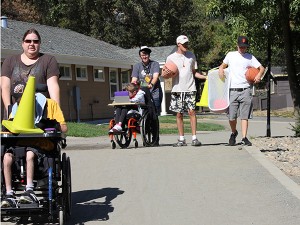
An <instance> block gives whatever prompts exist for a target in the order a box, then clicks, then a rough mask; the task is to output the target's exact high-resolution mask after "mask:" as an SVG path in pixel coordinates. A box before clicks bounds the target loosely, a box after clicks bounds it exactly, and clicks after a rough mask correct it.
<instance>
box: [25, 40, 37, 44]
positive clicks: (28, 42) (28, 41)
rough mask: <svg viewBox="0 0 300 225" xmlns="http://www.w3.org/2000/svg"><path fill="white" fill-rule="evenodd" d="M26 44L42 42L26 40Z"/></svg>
mask: <svg viewBox="0 0 300 225" xmlns="http://www.w3.org/2000/svg"><path fill="white" fill-rule="evenodd" d="M24 42H25V43H26V44H30V43H31V42H33V44H38V43H40V40H28V39H27V40H24Z"/></svg>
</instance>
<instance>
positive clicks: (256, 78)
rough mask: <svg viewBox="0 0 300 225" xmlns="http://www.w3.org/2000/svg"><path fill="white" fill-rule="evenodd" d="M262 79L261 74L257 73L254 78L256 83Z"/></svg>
mask: <svg viewBox="0 0 300 225" xmlns="http://www.w3.org/2000/svg"><path fill="white" fill-rule="evenodd" d="M260 81H261V75H260V74H257V75H256V77H255V78H254V83H255V84H258V83H259V82H260Z"/></svg>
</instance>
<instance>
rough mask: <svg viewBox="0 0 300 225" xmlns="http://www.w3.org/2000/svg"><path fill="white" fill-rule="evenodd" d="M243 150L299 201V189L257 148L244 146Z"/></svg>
mask: <svg viewBox="0 0 300 225" xmlns="http://www.w3.org/2000/svg"><path fill="white" fill-rule="evenodd" d="M244 148H245V149H246V151H247V152H248V153H249V154H250V155H251V156H252V157H253V158H254V159H256V160H257V161H258V162H259V163H260V164H261V165H262V166H263V167H264V168H265V169H266V170H268V171H269V173H270V174H271V175H272V176H273V177H274V178H275V179H277V180H278V181H279V182H280V183H281V184H282V185H283V186H284V187H285V188H286V189H287V190H289V191H290V192H291V193H292V194H293V195H294V196H295V197H296V198H298V199H299V200H300V187H299V185H298V184H297V183H296V182H295V181H293V180H292V179H291V178H289V177H288V176H287V175H286V174H285V173H284V172H282V171H281V170H280V169H279V168H278V167H277V166H275V165H274V164H273V163H272V162H270V161H269V160H268V159H267V158H266V157H265V155H264V154H263V153H262V152H261V151H260V150H259V149H258V148H256V147H254V146H251V147H250V146H244Z"/></svg>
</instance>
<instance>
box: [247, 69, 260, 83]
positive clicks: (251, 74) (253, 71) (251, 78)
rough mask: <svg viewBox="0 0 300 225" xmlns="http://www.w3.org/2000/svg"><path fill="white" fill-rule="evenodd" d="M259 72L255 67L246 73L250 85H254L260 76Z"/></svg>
mask: <svg viewBox="0 0 300 225" xmlns="http://www.w3.org/2000/svg"><path fill="white" fill-rule="evenodd" d="M258 72H259V70H258V69H256V68H254V67H250V68H248V70H247V71H246V74H245V76H246V79H247V81H248V82H249V83H251V84H252V83H254V78H255V77H256V75H257V74H258Z"/></svg>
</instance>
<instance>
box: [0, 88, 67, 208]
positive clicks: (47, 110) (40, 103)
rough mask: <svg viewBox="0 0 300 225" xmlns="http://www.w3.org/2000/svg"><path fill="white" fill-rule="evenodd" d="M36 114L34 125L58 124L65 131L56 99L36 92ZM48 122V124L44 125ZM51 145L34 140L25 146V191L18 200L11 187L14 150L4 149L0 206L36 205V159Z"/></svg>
mask: <svg viewBox="0 0 300 225" xmlns="http://www.w3.org/2000/svg"><path fill="white" fill-rule="evenodd" d="M35 105H36V115H35V125H36V126H37V127H39V128H41V129H43V128H45V127H48V128H49V123H51V124H57V123H58V124H59V126H58V127H57V129H58V130H60V131H61V132H63V133H65V132H67V130H68V128H67V124H66V122H65V119H64V115H63V113H62V110H61V108H60V107H59V105H58V104H57V102H56V101H54V100H52V99H48V98H46V97H45V96H44V95H42V94H40V93H36V104H35ZM17 107H18V103H15V105H14V106H13V108H12V113H11V114H10V119H13V118H14V116H15V113H16V109H17ZM45 123H48V125H45ZM49 147H50V148H51V146H49V145H47V144H46V143H43V141H41V142H38V141H37V142H35V143H34V144H33V145H31V144H30V146H28V147H26V181H27V183H26V187H25V192H24V193H23V194H22V195H21V196H20V199H19V201H17V199H16V197H15V195H14V191H13V189H12V165H13V162H14V160H15V152H14V149H13V148H9V149H7V150H6V152H5V153H4V156H3V174H4V181H5V188H6V195H5V197H4V199H3V200H2V201H1V208H8V207H12V208H15V207H17V202H18V203H20V204H32V203H36V204H37V205H38V202H39V201H38V199H37V197H36V195H35V193H34V190H33V189H34V183H33V179H34V171H35V162H36V161H37V160H36V159H37V158H39V157H41V153H40V150H45V151H49V150H51V149H47V148H49Z"/></svg>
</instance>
